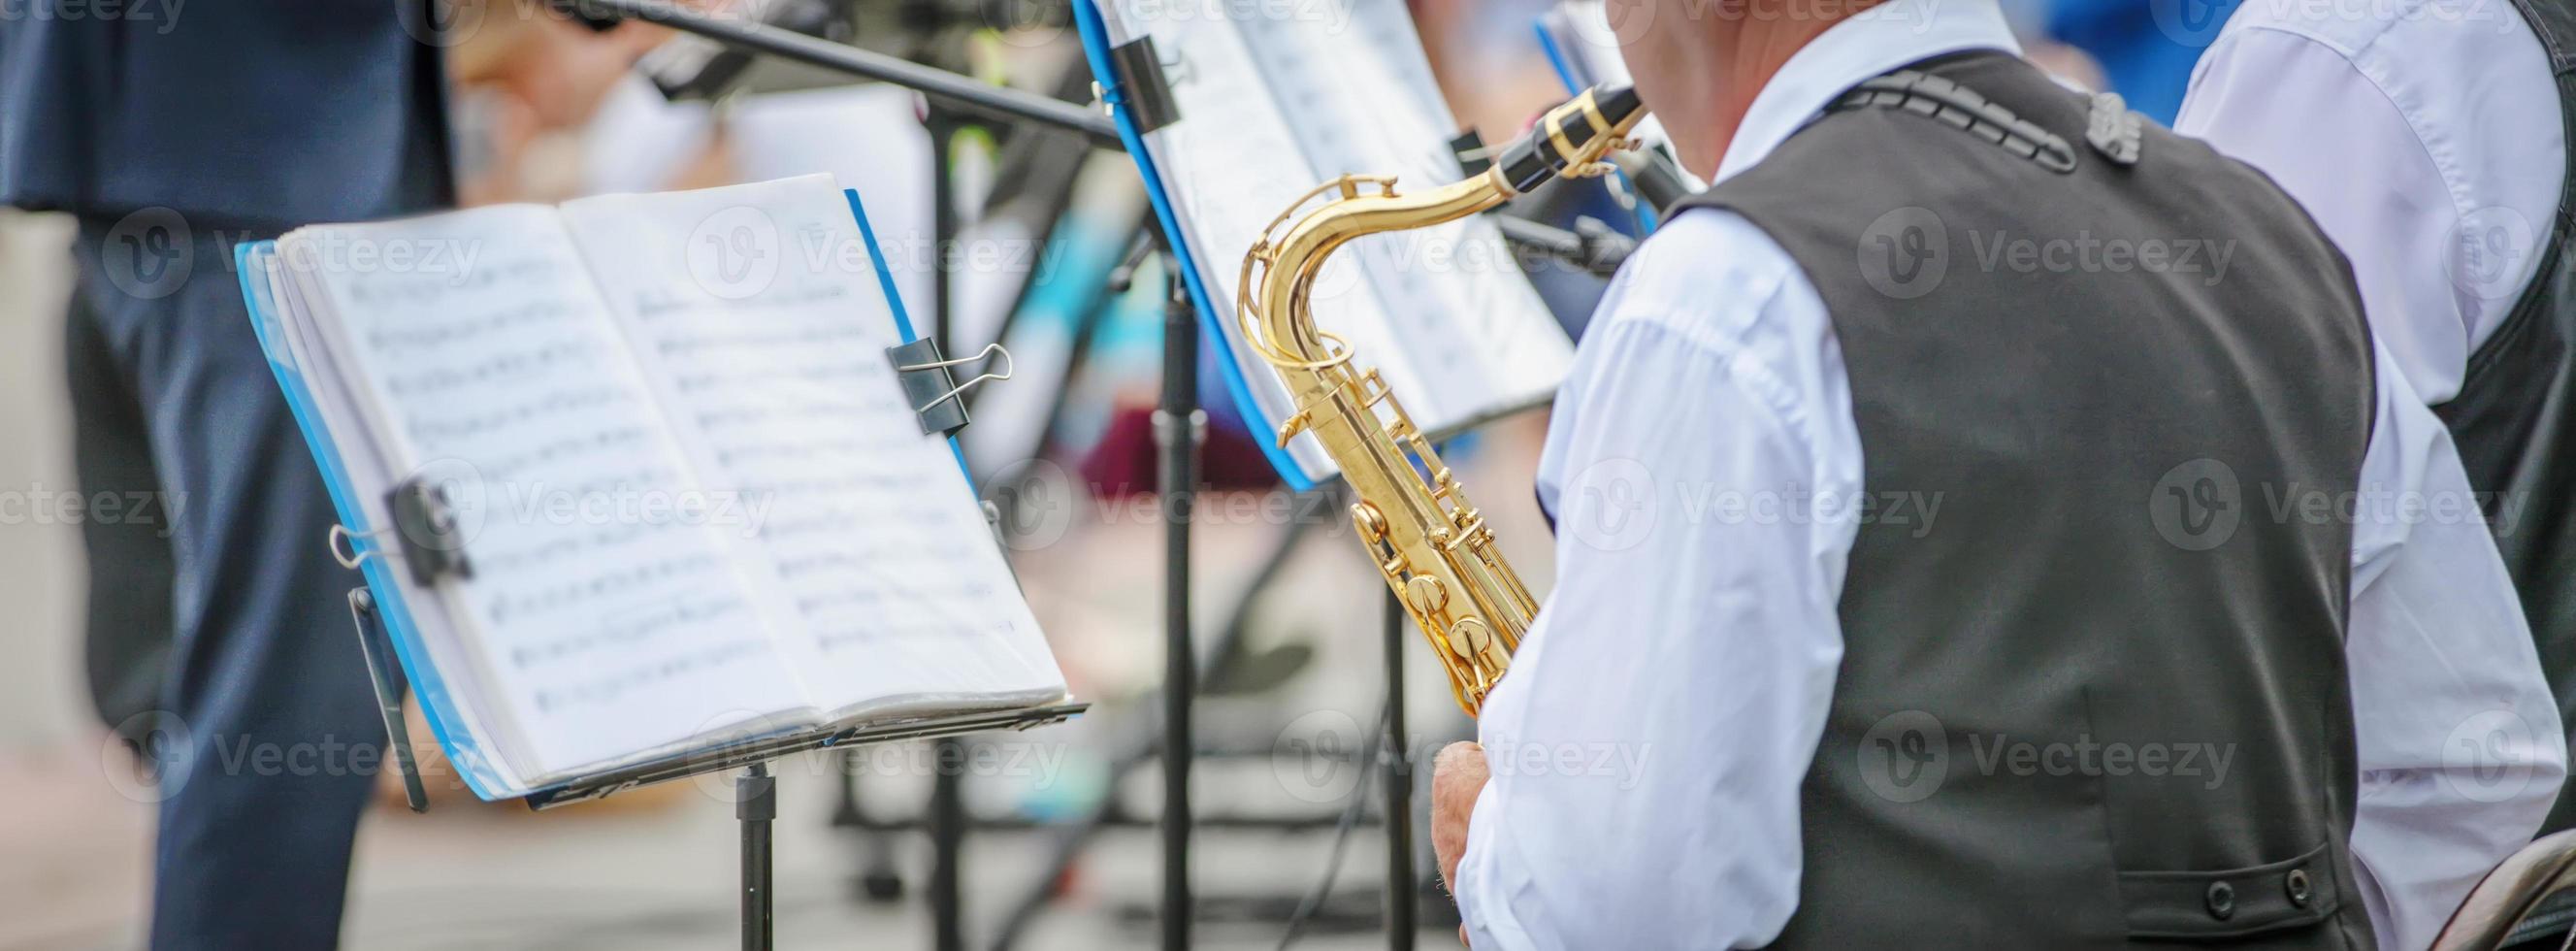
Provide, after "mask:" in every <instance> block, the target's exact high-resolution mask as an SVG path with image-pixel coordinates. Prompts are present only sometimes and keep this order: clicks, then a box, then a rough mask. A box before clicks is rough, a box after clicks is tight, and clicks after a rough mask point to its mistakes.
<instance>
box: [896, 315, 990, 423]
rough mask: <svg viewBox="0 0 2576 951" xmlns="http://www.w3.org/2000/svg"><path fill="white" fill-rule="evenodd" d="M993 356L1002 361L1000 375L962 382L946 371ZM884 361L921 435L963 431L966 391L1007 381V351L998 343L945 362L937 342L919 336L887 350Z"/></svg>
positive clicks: (980, 375)
mask: <svg viewBox="0 0 2576 951" xmlns="http://www.w3.org/2000/svg"><path fill="white" fill-rule="evenodd" d="M994 356H999V357H1001V359H1002V369H1001V372H998V373H995V372H990V371H987V372H985V373H982V374H979V375H977V376H976V377H975V378H974V379H971V380H968V381H966V382H964V383H959V382H957V377H956V376H955V375H954V374H951V373H949V372H948V368H949V367H953V366H957V365H958V364H961V363H974V362H976V361H978V360H983V359H986V358H989V357H994ZM886 358H887V359H889V360H892V361H894V371H895V378H896V379H897V380H898V381H901V382H902V384H903V398H904V399H905V400H906V401H908V402H910V403H911V404H912V412H913V415H914V416H916V417H919V418H920V420H921V431H922V433H923V434H924V435H929V434H934V433H935V434H938V435H941V436H954V435H957V431H958V430H960V429H964V428H966V423H967V419H966V400H965V393H966V391H967V390H970V389H973V388H974V387H976V386H978V385H980V384H983V383H987V382H990V381H994V380H1007V379H1010V378H1011V352H1010V351H1009V350H1005V349H1002V345H1001V344H998V343H994V344H986V345H984V349H983V350H981V351H979V352H977V353H976V354H975V355H974V356H971V357H959V358H957V359H954V360H947V359H941V357H940V353H939V343H938V341H935V340H932V339H931V338H929V337H923V338H921V339H919V340H915V341H913V342H911V343H907V344H904V345H902V346H899V347H887V348H886Z"/></svg>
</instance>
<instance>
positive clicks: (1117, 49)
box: [1109, 36, 1181, 135]
mask: <svg viewBox="0 0 2576 951" xmlns="http://www.w3.org/2000/svg"><path fill="white" fill-rule="evenodd" d="M1109 71H1110V74H1111V76H1112V77H1113V78H1115V79H1116V80H1117V82H1118V90H1119V92H1120V93H1121V94H1122V95H1124V96H1125V97H1126V105H1127V116H1128V118H1129V119H1130V120H1131V121H1133V122H1135V124H1136V134H1137V135H1144V134H1146V133H1150V132H1153V131H1154V130H1156V129H1160V128H1162V127H1164V126H1167V125H1171V124H1172V123H1175V122H1179V121H1181V106H1180V103H1179V102H1177V101H1175V100H1174V99H1173V98H1172V84H1171V81H1170V80H1169V79H1167V78H1165V77H1164V75H1163V59H1162V57H1161V56H1160V55H1159V54H1157V53H1155V52H1154V38H1153V37H1151V36H1140V37H1137V38H1135V39H1132V40H1129V41H1127V42H1125V43H1121V44H1118V45H1117V46H1114V47H1111V48H1110V49H1109Z"/></svg>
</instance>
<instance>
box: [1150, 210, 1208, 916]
mask: <svg viewBox="0 0 2576 951" xmlns="http://www.w3.org/2000/svg"><path fill="white" fill-rule="evenodd" d="M1163 261H1164V264H1163V271H1164V278H1165V279H1166V280H1168V281H1169V282H1170V292H1169V297H1168V298H1167V301H1166V303H1165V304H1164V306H1163V397H1162V405H1161V406H1160V407H1159V408H1157V409H1156V410H1155V411H1154V443H1155V448H1156V449H1157V456H1158V459H1157V462H1158V463H1159V467H1158V468H1159V470H1160V471H1159V472H1158V473H1157V478H1156V480H1155V488H1156V490H1157V491H1159V492H1160V493H1161V495H1162V503H1163V506H1162V508H1163V652H1164V654H1163V905H1162V918H1163V949H1164V951H1187V949H1188V948H1189V946H1190V920H1191V915H1192V913H1193V908H1192V903H1191V899H1190V759H1191V757H1192V756H1194V755H1195V754H1196V751H1197V744H1196V742H1195V740H1193V739H1192V735H1191V729H1190V703H1191V701H1192V699H1193V698H1194V697H1195V696H1196V695H1197V693H1198V658H1197V653H1198V651H1197V646H1196V644H1195V643H1193V642H1192V641H1191V639H1190V508H1191V503H1192V501H1193V499H1192V498H1191V495H1192V493H1193V492H1194V491H1196V489H1197V486H1198V451H1199V439H1200V435H1201V432H1202V431H1203V430H1204V429H1205V428H1206V426H1207V414H1206V413H1205V412H1204V411H1202V410H1200V409H1199V372H1198V371H1199V325H1198V315H1197V312H1196V311H1195V310H1194V309H1193V308H1192V307H1191V305H1190V295H1189V290H1188V287H1187V285H1185V284H1184V283H1183V281H1182V277H1181V272H1180V268H1181V265H1180V259H1179V258H1178V257H1177V256H1172V255H1166V256H1165V257H1164V259H1163Z"/></svg>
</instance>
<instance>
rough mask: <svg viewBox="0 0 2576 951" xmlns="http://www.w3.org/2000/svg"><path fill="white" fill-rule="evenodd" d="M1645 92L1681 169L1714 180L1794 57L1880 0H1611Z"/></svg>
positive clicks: (1615, 25) (1623, 46) (1623, 50)
mask: <svg viewBox="0 0 2576 951" xmlns="http://www.w3.org/2000/svg"><path fill="white" fill-rule="evenodd" d="M1607 2H1608V5H1609V14H1610V26H1611V32H1613V33H1615V34H1616V35H1617V36H1618V37H1619V47H1620V54H1621V55H1622V56H1624V57H1625V58H1626V59H1627V61H1628V71H1629V72H1630V73H1632V74H1634V75H1635V77H1636V81H1637V94H1638V95H1639V96H1641V97H1643V98H1644V99H1645V101H1646V108H1647V109H1648V110H1649V111H1651V112H1653V113H1654V114H1655V116H1656V117H1657V118H1659V119H1661V120H1662V121H1663V125H1664V131H1665V132H1666V133H1667V134H1669V135H1670V136H1671V137H1672V140H1673V147H1674V148H1675V149H1676V150H1678V151H1679V152H1680V153H1681V154H1680V156H1679V158H1680V159H1681V162H1682V167H1684V168H1687V169H1689V170H1690V171H1691V172H1692V173H1693V174H1696V175H1698V176H1700V177H1702V178H1708V177H1711V176H1713V175H1715V174H1716V172H1717V164H1718V160H1719V159H1721V158H1723V157H1724V156H1725V155H1726V146H1727V143H1728V142H1729V141H1730V140H1732V139H1733V138H1734V137H1735V128H1736V126H1737V125H1738V124H1740V123H1742V122H1743V121H1744V113H1745V111H1746V110H1747V109H1750V108H1752V106H1753V97H1754V95H1755V94H1756V93H1759V92H1761V91H1762V84H1763V83H1766V82H1769V81H1770V79H1771V75H1772V74H1773V73H1777V72H1779V71H1780V67H1781V66H1782V65H1783V64H1785V63H1787V62H1788V61H1789V57H1790V55H1791V54H1794V53H1796V52H1797V51H1798V49H1799V48H1800V47H1803V46H1805V45H1807V42H1808V41H1809V40H1812V39H1815V38H1816V35H1817V34H1820V33H1823V32H1824V31H1825V30H1826V29H1828V28H1830V27H1832V26H1833V25H1834V24H1836V23H1840V22H1842V21H1844V20H1847V19H1850V18H1851V17H1852V16H1853V15H1855V14H1858V13H1860V12H1861V11H1863V10H1867V9H1869V8H1871V7H1873V6H1876V5H1878V3H1879V2H1881V0H1607Z"/></svg>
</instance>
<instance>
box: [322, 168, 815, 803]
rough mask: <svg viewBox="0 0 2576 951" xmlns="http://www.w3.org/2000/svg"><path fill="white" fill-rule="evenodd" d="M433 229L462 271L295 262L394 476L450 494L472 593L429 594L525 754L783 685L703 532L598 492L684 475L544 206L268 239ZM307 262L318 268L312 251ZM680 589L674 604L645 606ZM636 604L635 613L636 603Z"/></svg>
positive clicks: (764, 701)
mask: <svg viewBox="0 0 2576 951" xmlns="http://www.w3.org/2000/svg"><path fill="white" fill-rule="evenodd" d="M395 240H403V241H415V242H418V241H431V242H448V243H454V244H456V245H459V246H463V247H470V248H474V249H476V250H477V251H479V254H478V255H477V256H476V257H475V263H474V265H473V266H472V269H471V270H470V271H467V272H464V273H460V274H454V275H435V274H421V273H396V272H389V271H385V270H381V269H369V268H362V267H350V266H338V267H330V266H321V267H313V268H308V269H306V270H305V271H303V272H300V273H298V274H297V275H296V277H297V279H299V280H304V281H308V282H310V283H312V284H313V285H314V286H315V287H316V289H317V290H319V291H321V292H323V293H322V295H321V298H322V299H324V300H326V301H327V302H328V309H329V310H331V311H332V312H334V313H335V314H336V316H337V318H338V319H337V320H326V321H323V324H324V325H325V326H324V329H325V332H326V334H330V335H332V336H333V337H334V338H335V340H336V341H337V342H336V343H335V345H334V346H335V349H337V350H339V351H340V352H341V354H342V355H343V357H344V358H345V365H346V366H347V367H348V368H349V369H350V371H352V373H351V375H353V376H354V377H355V379H353V380H351V381H350V382H351V383H352V387H351V389H352V391H353V392H354V393H356V394H357V395H358V401H359V402H360V403H361V404H362V406H363V407H364V409H365V411H366V412H367V413H368V414H369V415H370V416H371V417H374V418H375V420H376V425H375V427H374V428H375V434H376V438H377V439H378V440H380V441H381V442H383V443H384V444H385V450H386V455H387V456H388V457H389V458H390V459H392V460H394V461H395V463H396V464H395V466H394V468H395V469H397V470H398V471H400V472H403V473H405V474H407V475H411V476H417V477H420V478H423V479H427V480H429V481H430V482H431V483H432V484H433V485H434V486H437V487H439V488H441V489H443V490H444V492H445V493H446V497H447V499H448V502H449V504H450V505H452V506H453V507H454V508H455V509H456V511H457V516H458V521H459V527H460V533H459V534H460V535H461V537H463V538H464V547H465V552H466V554H467V557H468V558H469V559H470V560H471V562H472V563H473V564H474V565H475V566H476V568H477V569H478V570H477V572H476V574H475V576H474V577H473V579H472V583H470V584H456V585H445V586H442V587H441V589H440V591H439V595H440V596H444V597H447V598H449V599H451V601H452V603H453V604H454V605H455V609H454V610H453V612H452V614H453V615H454V616H456V617H458V618H460V619H461V620H462V622H463V623H466V624H469V625H471V626H472V627H473V628H474V631H475V634H476V641H477V643H478V644H479V645H480V646H481V649H482V650H481V653H482V656H483V658H484V660H485V664H484V666H485V667H486V668H487V670H486V671H484V673H485V675H486V676H488V678H489V687H490V689H491V690H492V691H493V692H494V693H496V694H499V695H501V696H502V697H505V698H506V700H507V702H509V703H510V704H511V705H512V707H513V709H514V710H515V716H514V717H513V718H512V719H513V721H514V722H515V723H516V724H517V725H518V728H519V730H520V731H521V732H522V733H523V734H524V735H525V737H526V739H527V741H528V743H529V747H530V751H531V753H532V754H533V756H534V757H535V758H536V759H537V760H538V761H540V762H541V763H543V764H546V765H547V766H550V767H554V768H562V767H569V766H575V765H579V764H584V763H593V762H598V761H601V760H604V759H608V758H611V757H613V756H616V755H619V754H622V753H626V752H631V751H634V750H638V749H644V748H648V747H652V746H655V745H660V744H667V743H670V742H673V741H675V740H678V739H680V738H684V737H687V736H689V735H691V734H694V733H696V732H699V731H702V730H704V729H706V728H707V727H708V725H709V723H710V721H712V720H716V719H720V718H722V717H724V716H727V715H729V713H728V711H735V712H738V711H744V710H751V711H760V710H764V709H768V708H769V707H772V706H774V705H775V704H777V703H778V702H779V697H778V691H777V685H778V684H779V683H781V682H784V681H785V680H786V679H787V678H786V675H785V674H784V672H783V667H782V665H781V664H780V662H779V661H778V659H777V658H776V657H775V656H774V655H772V654H771V653H770V652H768V651H767V648H766V646H765V644H766V641H767V635H766V632H765V631H763V629H762V627H761V619H760V616H759V614H758V613H757V612H755V611H753V610H751V608H750V607H749V604H748V602H747V601H746V599H745V598H744V595H743V586H742V582H741V580H740V578H739V575H738V572H737V571H736V570H735V569H734V566H733V565H732V563H731V561H730V560H729V559H728V558H727V557H726V552H725V549H724V548H723V546H722V543H721V540H720V539H719V538H717V537H716V535H715V530H714V529H713V528H712V527H711V526H709V525H707V524H704V522H703V521H701V520H694V519H691V518H688V517H685V516H684V514H683V513H681V512H679V511H677V510H665V511H661V512H659V513H656V512H654V511H651V510H649V509H645V508H641V507H637V506H627V505H618V504H608V503H611V502H614V501H616V500H618V499H622V498H627V497H631V496H633V495H636V494H640V493H651V492H661V493H668V492H675V491H683V490H685V488H686V487H687V485H688V482H689V472H688V466H687V463H686V461H685V460H684V458H683V457H682V456H681V454H680V451H679V448H678V446H677V444H676V443H675V442H674V441H673V440H672V439H671V437H670V436H669V434H668V432H667V428H666V426H665V425H664V424H663V422H662V421H661V419H660V418H659V417H660V414H659V411H658V409H657V407H656V406H655V404H654V402H653V400H652V396H651V394H650V391H649V390H648V389H647V388H646V386H645V385H644V382H643V380H642V379H641V378H640V377H639V376H638V375H637V373H636V371H635V369H634V367H633V363H632V361H631V359H630V358H629V357H628V356H627V355H626V353H625V352H624V343H623V341H622V340H621V339H620V337H619V336H618V334H617V331H616V329H615V327H614V326H613V325H612V324H611V323H610V320H609V317H608V314H607V311H606V309H605V308H604V307H603V306H602V304H601V302H600V300H599V298H598V296H597V294H596V292H595V290H594V289H593V285H592V283H591V279H590V278H589V276H588V275H587V274H586V273H585V271H586V269H585V267H584V266H583V264H582V262H581V261H580V259H579V258H578V256H577V255H576V253H575V251H574V248H573V245H572V243H571V240H570V238H569V236H568V235H567V234H566V233H565V232H564V231H563V228H562V225H561V223H560V221H559V220H558V218H557V217H556V215H555V213H554V212H553V211H552V210H551V209H543V208H525V207H501V208H491V209H481V210H477V211H472V212H463V213H458V214H453V215H443V216H437V217H432V218H426V219H420V220H416V221H410V222H395V223H388V224H382V225H357V226H335V227H329V228H320V229H306V230H305V231H299V232H297V233H295V234H292V235H289V236H288V237H287V238H286V239H285V240H284V241H282V242H281V245H280V248H281V255H282V256H283V257H284V258H285V259H286V260H288V261H289V262H290V263H291V262H293V261H295V260H296V252H297V249H298V242H299V241H309V242H317V243H318V242H324V241H339V242H364V241H380V242H389V241H395ZM313 259H315V260H323V259H324V258H322V257H320V256H315V257H314V258H313ZM675 597H676V598H680V599H685V600H687V601H688V603H690V604H691V605H693V607H692V609H691V610H690V611H688V612H686V613H677V614H667V615H664V620H663V621H662V622H661V623H657V624H654V625H650V626H641V625H639V626H633V627H628V628H611V627H605V626H602V625H603V621H604V619H614V618H621V617H636V616H643V614H642V613H649V612H651V611H653V610H656V609H659V608H660V607H662V606H667V605H670V604H672V603H673V601H674V598H675ZM639 612H642V613H639Z"/></svg>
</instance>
